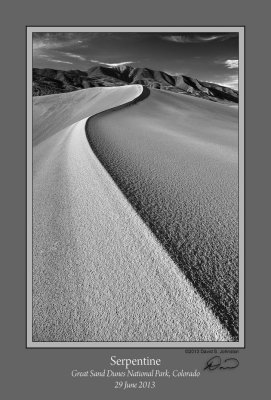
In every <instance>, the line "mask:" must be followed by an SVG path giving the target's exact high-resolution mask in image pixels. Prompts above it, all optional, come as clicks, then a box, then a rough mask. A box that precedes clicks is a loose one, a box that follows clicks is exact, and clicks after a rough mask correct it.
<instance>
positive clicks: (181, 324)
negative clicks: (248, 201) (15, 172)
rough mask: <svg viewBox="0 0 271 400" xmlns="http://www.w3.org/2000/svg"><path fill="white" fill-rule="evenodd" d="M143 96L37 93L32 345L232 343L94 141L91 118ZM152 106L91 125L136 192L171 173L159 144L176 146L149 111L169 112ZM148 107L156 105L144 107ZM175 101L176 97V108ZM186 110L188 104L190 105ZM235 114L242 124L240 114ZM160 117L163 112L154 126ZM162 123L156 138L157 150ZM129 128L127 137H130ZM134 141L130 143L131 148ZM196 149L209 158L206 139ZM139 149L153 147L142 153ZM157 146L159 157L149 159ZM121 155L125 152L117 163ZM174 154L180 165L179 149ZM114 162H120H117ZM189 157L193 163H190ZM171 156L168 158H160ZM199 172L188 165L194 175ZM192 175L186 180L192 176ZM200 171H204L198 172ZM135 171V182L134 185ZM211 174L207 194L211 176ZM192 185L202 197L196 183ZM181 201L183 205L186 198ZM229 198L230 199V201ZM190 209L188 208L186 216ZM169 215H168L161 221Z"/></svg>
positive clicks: (133, 89)
mask: <svg viewBox="0 0 271 400" xmlns="http://www.w3.org/2000/svg"><path fill="white" fill-rule="evenodd" d="M141 92H142V88H141V87H140V86H130V87H121V88H102V89H101V88H95V89H87V90H84V91H79V92H74V93H70V94H64V95H53V96H43V97H42V98H35V99H34V132H33V141H34V149H33V161H34V166H33V341H52V342H53V341H230V340H232V338H231V336H230V334H229V333H228V331H227V330H226V329H225V328H223V326H222V325H221V323H220V322H219V320H218V319H217V318H216V317H215V316H214V314H213V312H212V311H211V310H210V309H209V308H208V307H207V306H206V303H205V302H204V301H203V300H202V298H201V296H200V295H199V294H198V293H197V291H196V290H195V289H194V287H193V285H192V284H191V283H190V282H189V281H188V280H187V278H186V277H185V275H184V274H183V273H182V271H181V270H180V269H179V268H178V266H177V265H176V264H175V263H174V261H173V260H172V259H171V258H170V257H169V255H168V253H167V251H165V249H164V248H163V247H162V246H161V244H160V243H159V241H158V240H157V238H156V237H155V235H153V233H152V232H151V230H150V229H149V227H148V225H147V224H146V222H147V221H146V219H145V220H144V215H143V220H144V221H143V220H142V219H141V218H140V217H139V215H138V214H137V212H136V211H135V210H134V208H133V207H132V206H131V204H130V202H129V201H128V200H127V198H126V197H125V196H124V195H123V193H122V192H121V191H120V189H119V187H118V186H117V185H116V183H115V182H114V180H113V179H112V178H111V176H110V175H109V174H108V172H107V171H106V170H105V169H104V167H103V166H102V164H101V163H100V161H99V160H98V159H97V157H96V156H95V154H94V153H93V151H92V149H91V147H90V146H89V143H88V141H87V138H86V134H85V124H86V121H87V117H89V116H91V115H93V114H95V113H97V112H100V111H102V110H104V109H106V108H110V107H116V106H117V105H119V104H123V103H125V102H129V101H131V100H132V99H133V98H135V97H136V96H138V95H140V93H141ZM155 96H156V95H154V99H156V97H155ZM171 96H172V95H171ZM173 97H174V96H173ZM185 99H186V100H187V97H186V98H185ZM152 100H153V96H152ZM158 100H159V99H158ZM159 101H160V100H159ZM147 102H148V99H146V100H144V101H143V102H142V103H139V104H137V105H135V106H132V107H128V108H126V109H125V110H122V111H114V112H113V113H111V114H108V115H106V116H103V117H97V119H96V118H95V119H94V125H95V126H92V123H91V137H92V138H93V140H95V151H97V147H99V149H100V151H101V149H102V147H103V146H104V149H103V150H102V151H101V153H102V154H103V155H104V156H105V155H106V156H108V160H111V161H112V163H113V169H115V170H116V171H117V172H118V174H119V172H121V171H122V175H123V176H124V178H125V179H126V178H127V179H126V180H127V185H128V186H129V180H130V185H131V192H134V190H136V187H134V185H139V184H140V185H141V184H142V183H144V182H143V181H142V174H146V176H147V178H146V179H147V181H146V183H144V185H146V184H151V180H152V179H153V180H156V179H157V180H158V182H160V181H162V182H163V181H164V180H165V179H166V178H170V179H172V178H171V176H170V177H168V176H166V172H164V173H163V174H161V168H160V167H159V165H160V163H161V160H159V157H160V156H161V154H158V155H159V157H158V158H157V146H158V145H159V140H160V145H162V146H165V147H164V149H165V151H166V154H168V155H169V153H167V151H168V152H169V151H171V150H172V148H171V149H170V148H167V147H166V146H167V144H166V142H165V140H164V139H163V138H161V137H160V136H161V135H160V134H159V132H161V128H162V127H161V125H160V124H159V125H157V126H156V125H154V126H153V127H151V126H150V125H149V121H148V120H147V118H148V113H149V116H150V115H153V112H154V113H155V112H157V114H159V112H160V111H161V110H160V111H159V107H158V110H157V111H155V110H154V109H152V105H151V103H147ZM143 104H148V107H146V109H144V107H143ZM171 105H172V104H170V103H169V105H168V108H169V109H171ZM141 106H142V107H141ZM157 106H159V104H157ZM187 107H188V109H189V105H188V106H187ZM141 111H143V115H142V120H141V119H140V120H138V119H137V118H136V120H134V119H133V118H134V117H133V113H134V112H135V113H136V114H135V115H138V114H137V113H141ZM164 111H165V110H164ZM119 113H121V115H119ZM118 116H120V117H121V119H120V118H118ZM129 116H130V117H131V118H132V119H130V118H129ZM157 117H158V115H157ZM175 117H176V115H175ZM123 118H124V119H123ZM231 118H232V124H233V126H234V124H235V117H234V115H232V117H231ZM155 119H156V115H155V116H154V120H153V123H155ZM110 121H111V122H110ZM160 121H161V118H160ZM111 123H112V126H111V127H110V125H111ZM145 123H147V125H145ZM187 124H189V121H187ZM144 126H145V128H146V126H147V127H148V129H150V136H148V135H146V133H147V132H146V129H145V130H144V129H143V131H142V130H141V128H144ZM94 128H95V129H94ZM111 128H112V129H111ZM155 128H157V129H158V131H157V132H158V135H157V138H158V139H157V140H155V141H154V143H153V147H152V143H151V140H152V139H154V130H155ZM224 128H225V129H226V130H227V127H224ZM118 132H119V134H118ZM125 132H126V133H127V134H128V135H129V139H128V136H127V140H126V135H125ZM92 134H93V136H92ZM209 134H210V135H211V133H209ZM118 135H119V136H118ZM133 135H135V136H134V137H133ZM167 135H169V137H170V140H171V139H172V137H174V129H173V130H172V131H171V132H169V131H167ZM175 135H176V132H175ZM177 136H178V135H177ZM184 136H185V135H184ZM159 137H160V139H159ZM144 138H145V139H144ZM129 140H132V142H130V146H129V143H128V142H129ZM191 140H192V143H191V142H189V139H188V137H186V141H187V143H186V142H185V146H186V148H187V149H188V148H189V146H190V147H195V145H194V142H193V140H194V141H196V142H200V138H199V137H197V135H194V137H193V139H191ZM223 140H224V141H225V142H226V143H225V146H226V147H227V149H228V152H229V155H230V157H231V158H230V159H231V161H230V162H232V163H235V162H236V156H235V155H234V151H235V150H234V140H235V139H234V135H232V138H231V139H223ZM139 141H140V143H139ZM148 141H149V142H148ZM213 141H214V143H213V145H214V146H219V147H221V144H220V142H219V143H216V142H215V139H214V140H213ZM109 142H110V143H111V144H110V145H109ZM111 145H112V146H111ZM118 146H120V147H119V150H118ZM131 146H132V147H131ZM145 146H147V148H146V149H145ZM197 146H198V147H199V149H200V148H204V149H205V150H204V151H203V150H199V153H200V154H204V156H203V157H207V158H208V159H210V154H209V153H210V150H208V149H206V147H204V145H203V144H201V143H199V144H197ZM223 146H224V142H223ZM223 146H222V147H223ZM139 148H140V149H141V151H142V150H144V149H145V150H144V151H142V156H140V152H141V151H139ZM106 149H107V150H108V153H107V154H106V152H107V150H106ZM126 151H127V154H126ZM152 151H153V155H154V158H153V161H152V163H149V162H148V157H149V153H150V152H152ZM144 154H145V156H144ZM113 155H114V156H115V157H119V158H117V159H116V160H115V161H114V157H113ZM223 155H224V152H223V151H222V149H221V156H220V161H219V162H226V163H227V161H226V160H225V161H221V160H224V159H223ZM138 157H139V158H138ZM142 157H143V158H142ZM144 157H147V159H146V160H144ZM99 158H100V156H99ZM173 159H174V160H176V163H177V159H178V157H177V155H176V157H175V153H174V154H173ZM211 159H212V157H211ZM154 160H156V161H154ZM169 160H170V159H169ZM111 161H110V162H111ZM116 161H117V164H118V163H119V168H116ZM188 161H189V160H188V159H186V163H187V164H188ZM103 162H104V160H103ZM153 162H155V164H153ZM164 162H165V160H164V158H163V157H162V164H163V163H164ZM141 163H142V164H141ZM214 163H216V158H215V159H214ZM169 164H172V162H171V161H169ZM227 166H228V165H227ZM107 167H108V165H107ZM158 167H159V168H158ZM203 167H204V168H206V165H203ZM123 168H126V169H125V170H123ZM140 168H142V171H140ZM156 168H158V170H157V173H156V172H155V171H156ZM131 169H133V170H134V171H135V175H138V174H139V173H141V175H140V177H139V178H136V176H135V175H131ZM148 170H149V172H148ZM191 170H192V168H191ZM191 170H189V168H188V170H187V172H188V173H189V177H190V178H191V174H192V172H191ZM176 171H177V170H176ZM176 171H175V172H176ZM221 171H222V167H221ZM111 172H112V171H110V173H111ZM124 172H125V173H124ZM179 172H182V170H179ZM184 172H185V171H183V172H182V173H181V175H180V177H179V179H185V173H184ZM112 173H113V172H112ZM194 173H195V175H196V176H198V171H197V172H194ZM113 175H114V174H113ZM217 175H218V174H217ZM217 175H216V174H214V177H217ZM133 176H134V177H135V178H136V179H135V182H131V178H132V179H133ZM151 176H152V178H151ZM233 176H234V173H233ZM114 179H116V176H115V175H114ZM187 179H188V178H187ZM205 180H206V182H205V183H206V184H207V187H206V190H207V189H209V186H210V182H209V181H208V179H207V178H206V179H205ZM176 182H177V179H176ZM185 182H187V181H185ZM118 183H119V182H118ZM208 184H209V186H208ZM157 187H160V186H159V185H157ZM122 189H123V188H122ZM137 189H138V188H137ZM139 189H140V188H139ZM178 189H179V186H178V185H177V186H176V187H175V186H173V191H174V190H176V191H178ZM190 190H191V191H192V192H193V193H194V191H193V188H190ZM229 190H230V188H229ZM139 192H140V193H145V194H146V196H147V197H146V198H147V199H148V196H149V193H148V191H146V187H145V186H143V190H141V189H140V190H139ZM203 192H204V190H203ZM156 193H157V192H156ZM125 194H127V193H125ZM194 194H195V193H194ZM181 195H182V194H181ZM179 196H180V194H179ZM198 196H199V194H198ZM203 197H204V196H203ZM217 197H218V198H219V196H217ZM128 198H129V200H131V198H130V197H129V196H128ZM141 198H142V196H140V198H139V199H140V201H141ZM198 198H199V197H197V199H198ZM161 199H162V201H163V205H164V207H165V208H166V207H171V203H169V204H167V203H166V201H167V198H166V197H165V198H164V197H162V198H161ZM149 200H151V203H150V204H149V205H148V208H147V211H148V214H150V215H152V214H151V213H150V209H151V207H153V205H155V202H154V201H153V199H150V198H149ZM175 200H176V196H174V201H175ZM180 200H181V201H180V203H181V202H183V199H182V198H181V199H180ZM227 201H231V199H229V200H227V199H225V202H226V203H227ZM219 206H220V203H219V205H218V208H219ZM154 210H155V207H154ZM174 212H176V207H175V209H174ZM210 212H211V211H210ZM187 215H188V213H186V214H184V219H185V218H186V217H187ZM168 216H169V213H167V217H168ZM167 217H165V216H164V214H162V215H161V218H162V220H163V221H166V218H167ZM173 217H174V216H173ZM192 222H193V221H192ZM188 223H189V221H186V224H188ZM192 225H193V224H192ZM222 231H223V229H221V233H222ZM193 232H194V231H193V230H192V234H193ZM196 239H197V238H196ZM222 239H223V238H222ZM200 243H201V242H200ZM207 254H209V253H208V252H207Z"/></svg>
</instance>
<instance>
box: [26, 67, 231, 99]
mask: <svg viewBox="0 0 271 400" xmlns="http://www.w3.org/2000/svg"><path fill="white" fill-rule="evenodd" d="M134 84H140V85H143V86H146V87H148V88H150V89H161V90H168V91H171V92H174V93H182V94H187V95H191V96H196V97H201V98H205V99H208V100H212V101H218V102H227V103H228V102H230V103H238V97H239V96H238V91H236V90H234V89H231V88H228V87H225V86H221V85H218V84H215V83H210V82H202V81H199V80H198V79H195V78H191V77H188V76H185V75H170V74H168V73H166V72H163V71H154V70H152V69H150V68H134V67H131V66H129V65H125V66H119V67H106V66H94V67H91V68H90V69H89V70H88V71H80V70H71V71H61V70H56V69H51V68H44V69H39V68H33V96H42V95H48V94H55V93H66V92H71V91H74V90H79V89H86V88H90V87H97V86H100V87H110V86H123V85H134Z"/></svg>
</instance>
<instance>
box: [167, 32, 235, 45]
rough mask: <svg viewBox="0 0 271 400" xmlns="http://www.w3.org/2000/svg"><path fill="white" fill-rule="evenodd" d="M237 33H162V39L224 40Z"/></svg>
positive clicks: (181, 40) (193, 41) (176, 40)
mask: <svg viewBox="0 0 271 400" xmlns="http://www.w3.org/2000/svg"><path fill="white" fill-rule="evenodd" d="M236 36H237V33H234V32H230V33H214V34H210V33H208V34H195V33H187V34H185V33H184V34H183V33H179V34H174V35H163V36H161V38H162V39H163V40H168V41H170V42H175V43H204V42H212V41H224V40H228V39H230V38H232V37H236Z"/></svg>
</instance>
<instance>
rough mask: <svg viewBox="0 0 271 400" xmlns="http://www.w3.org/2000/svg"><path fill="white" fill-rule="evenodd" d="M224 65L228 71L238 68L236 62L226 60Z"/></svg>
mask: <svg viewBox="0 0 271 400" xmlns="http://www.w3.org/2000/svg"><path fill="white" fill-rule="evenodd" d="M225 65H226V67H228V68H230V69H234V68H238V66H239V62H238V60H226V61H225Z"/></svg>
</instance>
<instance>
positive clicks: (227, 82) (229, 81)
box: [216, 75, 238, 90]
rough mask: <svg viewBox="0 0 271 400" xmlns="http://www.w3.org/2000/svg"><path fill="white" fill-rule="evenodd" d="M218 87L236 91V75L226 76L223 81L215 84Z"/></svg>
mask: <svg viewBox="0 0 271 400" xmlns="http://www.w3.org/2000/svg"><path fill="white" fill-rule="evenodd" d="M216 83H217V84H218V85H221V86H226V87H230V88H232V89H235V90H238V75H230V76H227V77H226V78H225V79H223V81H220V82H216Z"/></svg>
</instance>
